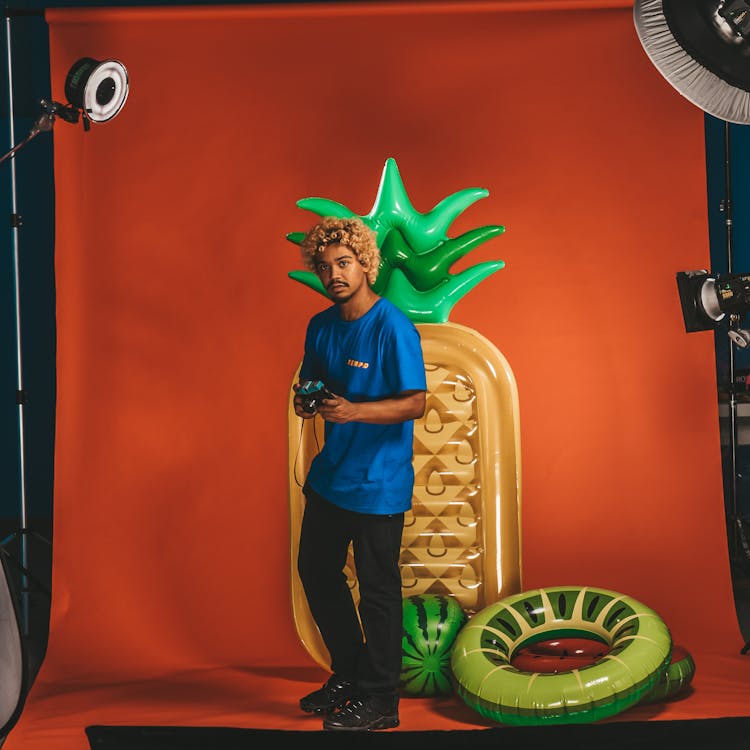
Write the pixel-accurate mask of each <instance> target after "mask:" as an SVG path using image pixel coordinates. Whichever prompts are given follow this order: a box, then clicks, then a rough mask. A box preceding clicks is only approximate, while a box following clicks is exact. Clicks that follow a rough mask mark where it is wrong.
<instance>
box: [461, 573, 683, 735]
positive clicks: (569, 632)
mask: <svg viewBox="0 0 750 750" xmlns="http://www.w3.org/2000/svg"><path fill="white" fill-rule="evenodd" d="M580 637H584V638H594V639H598V640H601V641H602V643H606V644H607V645H608V646H609V649H610V650H609V652H608V653H607V654H606V655H604V656H603V657H602V658H601V660H599V661H596V662H594V663H593V664H592V665H590V666H587V667H583V668H581V669H572V670H570V671H567V672H557V673H554V674H544V673H539V672H524V671H521V670H518V669H516V668H515V667H513V666H512V664H511V659H512V657H513V654H514V652H515V651H516V650H517V649H520V648H524V647H526V646H529V645H531V644H533V643H536V642H537V641H542V640H548V639H550V638H580ZM671 653H672V637H671V634H670V632H669V629H668V628H667V626H666V624H665V623H664V621H663V620H662V619H661V617H659V615H658V614H657V613H656V612H654V611H653V610H652V609H650V608H649V607H646V606H645V605H644V604H641V603H640V602H637V601H636V600H635V599H631V598H630V597H628V596H625V595H624V594H619V593H617V592H616V591H609V590H607V589H598V588H593V587H590V586H586V587H582V588H581V587H575V586H556V587H552V588H544V589H535V590H532V591H525V592H522V593H520V594H515V595H513V596H509V597H506V598H504V599H502V600H500V601H498V602H495V603H494V604H491V605H489V606H487V607H485V608H484V609H482V610H481V611H479V612H477V614H475V615H474V616H473V617H472V618H471V619H470V620H469V622H468V623H467V624H466V625H464V626H463V628H462V629H461V631H460V632H459V634H458V636H457V638H456V641H455V643H454V646H453V650H452V652H451V672H452V674H453V678H454V681H455V690H456V693H457V694H458V695H459V696H460V697H461V699H462V700H463V701H464V703H466V704H467V705H468V706H470V707H471V708H473V709H475V710H476V711H478V712H479V713H480V714H481V715H482V716H486V717H487V718H490V719H493V720H495V721H498V722H502V723H505V724H514V725H544V724H582V723H587V722H592V721H598V720H600V719H604V718H606V717H608V716H613V715H614V714H616V713H619V712H620V711H624V710H625V709H626V708H629V707H630V706H632V705H634V704H635V703H638V701H639V700H640V699H641V698H642V697H643V696H645V695H647V694H648V693H650V692H651V691H652V690H653V688H654V686H656V685H657V683H658V682H659V680H660V679H661V677H662V675H663V674H664V672H665V670H666V669H667V666H668V665H669V662H670V659H671Z"/></svg>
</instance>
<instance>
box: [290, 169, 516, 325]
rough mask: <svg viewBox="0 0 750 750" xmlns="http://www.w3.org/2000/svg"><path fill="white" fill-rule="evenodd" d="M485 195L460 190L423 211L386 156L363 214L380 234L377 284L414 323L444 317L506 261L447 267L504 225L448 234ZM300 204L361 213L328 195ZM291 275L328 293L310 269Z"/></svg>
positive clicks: (293, 238) (295, 236)
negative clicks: (458, 269) (370, 203)
mask: <svg viewBox="0 0 750 750" xmlns="http://www.w3.org/2000/svg"><path fill="white" fill-rule="evenodd" d="M487 195H489V192H488V191H487V190H484V189H482V188H467V189H465V190H460V191H458V192H457V193H453V194H452V195H449V196H447V197H446V198H444V199H443V200H442V201H440V202H439V203H438V204H437V205H436V206H435V207H434V208H433V209H432V210H431V211H428V212H427V213H425V214H422V213H420V212H419V211H417V210H416V209H415V208H414V207H413V206H412V204H411V201H410V200H409V196H408V195H407V193H406V188H405V187H404V183H403V181H402V180H401V175H400V174H399V171H398V166H397V165H396V161H395V159H393V158H389V159H387V160H386V162H385V167H384V168H383V174H382V177H381V180H380V187H379V188H378V194H377V196H376V198H375V203H374V204H373V206H372V209H371V210H370V213H369V214H367V215H366V216H359V218H360V219H362V221H363V222H364V223H365V224H367V226H369V227H370V229H372V230H373V231H374V232H375V233H376V234H377V238H378V246H379V247H380V269H379V271H378V277H377V279H376V281H375V283H374V284H373V289H374V290H375V291H376V292H377V293H378V294H380V295H381V296H383V297H386V298H387V299H389V300H390V301H391V302H393V303H394V304H395V305H397V306H398V307H399V308H401V309H402V310H403V311H404V312H405V313H406V314H407V315H408V316H409V317H410V318H411V319H412V320H413V321H414V322H416V323H445V322H446V321H447V320H448V318H449V317H450V313H451V310H452V309H453V306H454V305H455V304H456V303H457V302H458V301H459V300H460V299H461V298H462V297H464V296H465V295H466V294H468V293H469V292H470V291H471V290H472V289H473V288H474V287H475V286H476V285H477V284H478V283H479V282H480V281H482V280H484V279H486V278H487V277H488V276H490V275H491V274H493V273H495V271H499V270H500V269H501V268H503V267H504V266H505V262H504V261H502V260H496V261H488V262H485V263H479V264H477V265H475V266H471V267H469V268H466V269H464V270H463V271H461V272H459V273H456V274H453V273H450V270H449V269H450V268H451V267H452V266H453V264H454V263H455V262H456V261H458V260H460V259H461V258H463V257H464V256H465V255H466V254H467V253H469V252H471V251H472V250H473V249H474V248H476V247H478V246H479V245H481V244H482V243H483V242H486V241H487V240H489V239H491V238H492V237H495V236H497V235H499V234H502V233H503V232H504V231H505V227H503V226H498V225H492V226H486V227H479V228H476V229H472V230H470V231H468V232H466V233H464V234H462V235H461V236H459V237H454V238H449V237H448V229H449V228H450V226H451V224H452V223H453V221H454V220H455V219H456V217H457V216H458V215H459V214H461V213H462V212H463V211H465V210H466V209H467V208H468V207H469V206H471V205H472V204H474V203H475V202H476V201H478V200H479V199H480V198H486V197H487ZM297 205H298V206H299V207H300V208H304V209H306V210H308V211H312V212H313V213H316V214H317V215H318V216H337V217H339V218H350V217H352V216H358V214H355V213H354V212H353V211H352V210H351V209H349V208H347V207H346V206H344V205H343V204H341V203H337V202H336V201H332V200H328V199H327V198H302V199H301V200H299V201H297ZM304 236H305V235H304V232H290V233H289V234H287V239H288V240H289V241H290V242H293V243H294V244H296V245H299V244H300V243H301V242H302V240H303V239H304ZM289 277H290V278H292V279H294V280H295V281H299V282H300V283H302V284H305V285H306V286H308V287H310V288H311V289H313V290H315V291H316V292H319V293H320V294H323V295H324V296H328V294H327V293H326V291H325V289H324V288H323V285H322V284H321V283H320V280H319V279H318V277H317V276H316V275H315V274H314V273H313V272H312V271H290V272H289Z"/></svg>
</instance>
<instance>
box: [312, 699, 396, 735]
mask: <svg viewBox="0 0 750 750" xmlns="http://www.w3.org/2000/svg"><path fill="white" fill-rule="evenodd" d="M398 723H399V722H398V702H397V701H388V702H387V703H383V702H382V701H378V700H377V699H375V698H373V697H372V696H365V697H360V698H353V699H352V700H350V701H349V702H348V703H347V704H346V705H345V706H344V707H343V708H342V709H340V710H338V711H336V712H335V713H332V714H329V715H328V716H326V718H325V719H323V729H343V730H348V731H354V732H368V731H370V730H372V729H393V727H397V726H398Z"/></svg>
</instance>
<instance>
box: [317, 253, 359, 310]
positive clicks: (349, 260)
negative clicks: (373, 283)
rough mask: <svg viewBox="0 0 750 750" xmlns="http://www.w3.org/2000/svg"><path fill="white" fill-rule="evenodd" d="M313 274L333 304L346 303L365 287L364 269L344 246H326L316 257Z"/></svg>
mask: <svg viewBox="0 0 750 750" xmlns="http://www.w3.org/2000/svg"><path fill="white" fill-rule="evenodd" d="M315 272H316V273H317V274H318V278H319V279H320V280H321V282H322V283H323V286H324V287H325V290H326V291H327V292H328V294H330V295H331V299H332V300H333V301H334V302H338V303H341V302H346V301H347V300H350V299H351V298H352V297H353V296H354V295H355V294H356V293H357V292H358V291H360V289H362V288H363V287H366V286H367V273H366V272H365V269H364V268H363V266H362V264H361V263H360V262H359V260H358V259H357V256H356V255H355V254H354V252H353V251H352V250H351V248H349V247H347V246H346V245H328V246H327V247H326V248H325V250H323V252H322V253H321V254H320V255H319V256H318V259H317V261H316V263H315Z"/></svg>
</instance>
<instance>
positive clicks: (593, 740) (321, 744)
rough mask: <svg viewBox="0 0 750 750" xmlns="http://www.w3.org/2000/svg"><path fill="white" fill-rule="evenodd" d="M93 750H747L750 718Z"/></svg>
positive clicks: (99, 739) (150, 730) (178, 736)
mask: <svg viewBox="0 0 750 750" xmlns="http://www.w3.org/2000/svg"><path fill="white" fill-rule="evenodd" d="M86 735H87V737H88V740H89V743H90V746H91V750H136V749H137V750H199V749H200V750H250V748H266V747H269V748H271V747H273V748H279V747H281V746H283V747H292V748H294V747H298V748H300V749H301V750H318V748H320V750H323V749H324V748H325V750H336V749H337V748H342V749H343V748H347V749H348V750H351V748H352V746H353V744H354V746H356V748H357V750H361V749H362V748H390V749H395V748H404V750H407V748H408V750H419V749H420V748H429V750H445V749H447V748H456V750H458V749H459V748H460V749H461V750H464V749H468V750H473V748H482V747H493V748H502V747H505V748H509V747H513V748H518V749H519V750H543V749H544V750H549V749H550V748H551V747H561V746H564V747H574V748H602V750H604V748H606V749H607V750H626V749H628V750H630V749H632V750H646V749H648V750H651V749H653V750H657V748H658V749H659V750H668V749H669V748H680V750H689V749H692V748H695V749H696V750H697V749H698V748H705V750H709V749H710V750H715V749H717V748H736V749H737V750H750V716H749V717H732V718H725V719H701V720H691V721H643V722H611V723H605V724H585V725H581V724H576V725H570V726H560V725H555V726H548V727H498V728H492V729H477V730H466V731H463V730H460V731H454V730H447V731H431V732H409V731H401V730H395V731H386V732H366V733H365V732H363V733H358V734H357V735H356V736H353V733H352V732H323V731H316V732H297V731H286V730H262V729H238V728H231V727H168V726H153V727H147V726H142V727H138V726H128V727H125V726H100V725H94V726H90V727H87V728H86Z"/></svg>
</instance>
